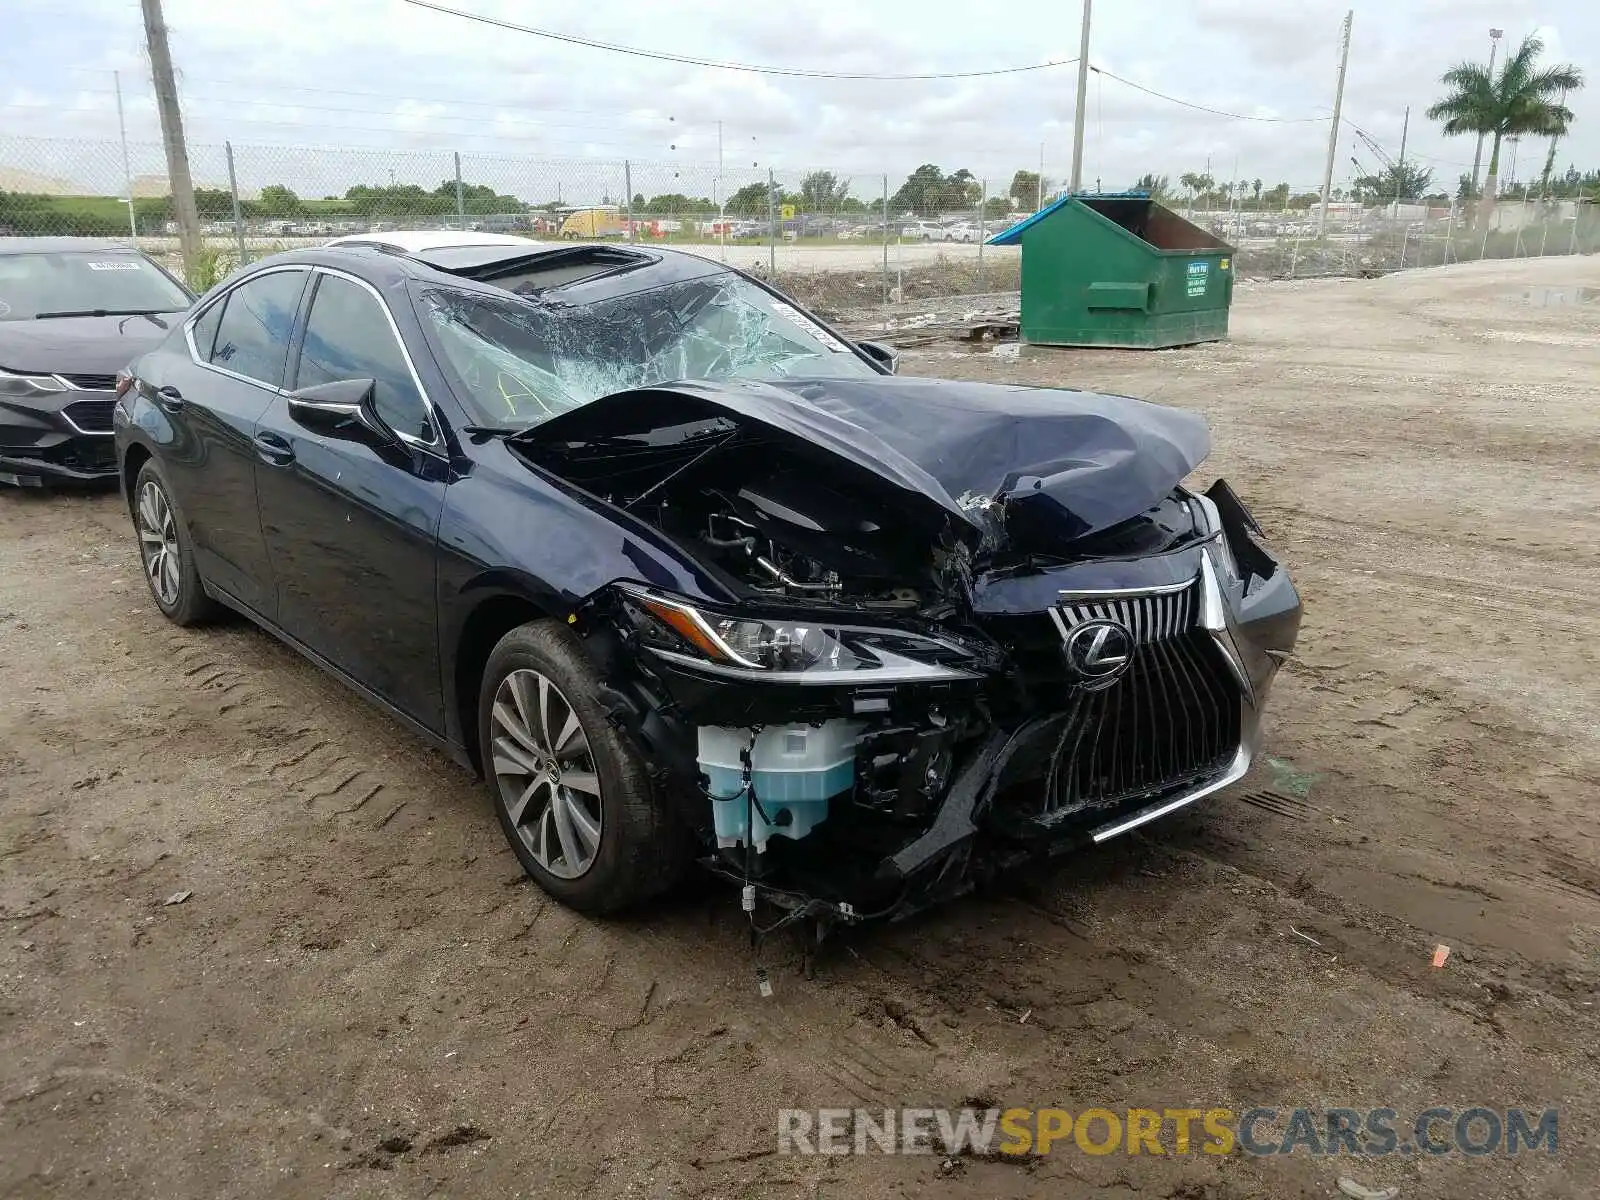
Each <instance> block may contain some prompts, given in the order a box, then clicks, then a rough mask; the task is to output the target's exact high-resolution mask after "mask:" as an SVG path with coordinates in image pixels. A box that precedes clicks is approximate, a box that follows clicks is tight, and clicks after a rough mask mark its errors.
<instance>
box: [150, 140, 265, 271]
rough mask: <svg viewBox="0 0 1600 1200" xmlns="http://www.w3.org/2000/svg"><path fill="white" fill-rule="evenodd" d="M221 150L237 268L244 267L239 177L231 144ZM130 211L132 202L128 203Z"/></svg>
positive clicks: (225, 143)
mask: <svg viewBox="0 0 1600 1200" xmlns="http://www.w3.org/2000/svg"><path fill="white" fill-rule="evenodd" d="M222 148H223V150H224V151H225V152H226V153H227V155H228V191H229V192H230V193H232V195H233V243H234V245H235V246H236V247H238V250H239V266H241V267H242V266H244V265H245V263H246V262H247V261H248V260H247V259H246V258H245V256H244V221H243V220H242V219H241V218H240V216H239V177H238V175H236V174H235V173H234V170H233V143H232V142H223V143H222ZM128 204H129V207H130V210H131V208H132V205H133V201H132V200H129V201H128Z"/></svg>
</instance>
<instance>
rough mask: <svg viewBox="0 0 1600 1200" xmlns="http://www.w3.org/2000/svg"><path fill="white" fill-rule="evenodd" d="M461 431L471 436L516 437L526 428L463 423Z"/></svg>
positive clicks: (524, 431)
mask: <svg viewBox="0 0 1600 1200" xmlns="http://www.w3.org/2000/svg"><path fill="white" fill-rule="evenodd" d="M461 432H462V433H465V434H468V435H469V436H471V437H515V436H516V435H517V434H519V433H526V432H527V430H525V429H506V428H504V427H503V426H500V425H463V426H462V427H461Z"/></svg>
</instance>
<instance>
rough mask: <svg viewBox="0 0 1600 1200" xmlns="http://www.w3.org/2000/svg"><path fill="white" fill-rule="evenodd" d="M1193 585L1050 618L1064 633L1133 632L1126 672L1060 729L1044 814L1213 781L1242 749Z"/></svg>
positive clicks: (1098, 602)
mask: <svg viewBox="0 0 1600 1200" xmlns="http://www.w3.org/2000/svg"><path fill="white" fill-rule="evenodd" d="M1198 607H1199V589H1198V586H1196V585H1194V584H1190V585H1187V586H1185V587H1184V588H1183V589H1182V590H1179V591H1171V592H1167V593H1164V594H1154V595H1138V596H1120V597H1119V596H1111V597H1104V598H1098V599H1083V600H1075V601H1073V602H1072V603H1070V604H1067V605H1063V606H1062V607H1061V608H1059V609H1058V610H1057V612H1056V615H1057V617H1058V622H1057V623H1058V626H1059V627H1061V628H1063V629H1065V630H1067V631H1070V630H1071V629H1072V628H1073V627H1074V626H1076V625H1078V624H1080V623H1082V622H1084V621H1088V620H1094V619H1109V620H1113V621H1120V622H1122V623H1123V624H1124V625H1126V626H1127V628H1128V629H1129V630H1130V631H1131V632H1132V634H1133V642H1134V650H1133V656H1132V662H1131V663H1130V664H1129V666H1128V670H1127V672H1126V673H1125V674H1124V675H1123V676H1122V677H1121V678H1120V679H1118V680H1117V682H1116V683H1115V684H1113V685H1112V686H1110V687H1108V688H1105V689H1104V690H1102V691H1098V692H1090V691H1081V692H1077V693H1075V694H1074V697H1073V699H1072V702H1071V705H1070V707H1069V709H1068V711H1067V713H1066V714H1064V719H1063V721H1062V724H1061V732H1060V735H1059V740H1058V741H1057V743H1056V749H1055V754H1054V762H1053V765H1052V766H1051V769H1050V775H1049V779H1048V782H1047V786H1046V789H1045V797H1044V812H1043V814H1042V815H1043V816H1045V817H1046V818H1048V819H1051V820H1054V819H1059V818H1061V817H1065V816H1069V815H1071V814H1072V813H1076V812H1081V811H1084V810H1086V809H1101V808H1109V807H1115V806H1117V805H1120V804H1123V803H1125V802H1128V801H1131V800H1134V799H1137V798H1142V797H1148V796H1154V795H1160V794H1162V793H1165V792H1170V791H1174V790H1176V789H1178V788H1180V787H1182V786H1184V785H1186V784H1191V783H1195V782H1198V781H1204V780H1207V779H1210V778H1214V777H1215V776H1216V775H1217V774H1218V773H1220V772H1221V771H1222V770H1224V769H1225V768H1226V767H1227V765H1228V764H1229V763H1230V762H1231V761H1232V759H1233V756H1234V754H1235V752H1236V751H1237V749H1238V747H1239V740H1240V736H1241V729H1240V695H1239V690H1238V686H1237V684H1236V683H1235V682H1234V680H1233V677H1232V676H1231V675H1230V674H1229V672H1228V668H1227V666H1226V664H1225V663H1224V662H1222V660H1221V658H1220V656H1219V653H1218V651H1217V648H1216V644H1215V642H1213V640H1212V639H1211V637H1210V635H1209V634H1208V633H1207V632H1206V631H1205V630H1204V629H1201V628H1200V626H1199V622H1198V620H1197V613H1198Z"/></svg>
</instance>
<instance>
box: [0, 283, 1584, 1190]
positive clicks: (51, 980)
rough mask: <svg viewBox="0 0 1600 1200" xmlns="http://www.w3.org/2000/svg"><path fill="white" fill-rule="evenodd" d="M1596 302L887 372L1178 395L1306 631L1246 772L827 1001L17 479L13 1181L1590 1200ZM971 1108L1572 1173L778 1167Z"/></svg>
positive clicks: (2, 823)
mask: <svg viewBox="0 0 1600 1200" xmlns="http://www.w3.org/2000/svg"><path fill="white" fill-rule="evenodd" d="M1580 283H1582V284H1590V285H1594V284H1600V265H1597V263H1596V260H1593V259H1561V260H1543V261H1532V262H1518V263H1504V262H1495V263H1487V264H1472V265H1470V266H1464V267H1452V268H1446V269H1444V270H1439V271H1434V272H1430V273H1413V274H1406V275H1398V276H1391V277H1388V278H1385V279H1381V280H1372V281H1330V282H1302V283H1289V284H1273V285H1265V284H1264V285H1258V286H1242V287H1241V289H1240V291H1239V294H1238V297H1237V303H1236V306H1235V321H1234V337H1233V340H1232V341H1231V342H1229V343H1226V344H1220V345H1212V346H1203V347H1198V348H1194V349H1186V350H1179V351H1168V352H1162V353H1153V354H1139V353H1112V352H1071V351H1042V350H1022V351H1020V352H1016V351H1015V348H1003V349H1001V350H1000V351H998V352H993V353H981V352H965V351H960V350H949V351H945V350H939V351H937V352H927V353H914V354H910V355H908V356H907V358H906V360H905V369H906V371H908V372H911V373H925V374H942V375H951V376H960V377H963V378H973V379H987V380H1005V381H1015V382H1025V383H1047V384H1061V385H1071V386H1081V387H1090V388H1099V389H1103V390H1109V391H1120V392H1126V393H1130V394H1133V395H1139V396H1146V397H1151V398H1154V399H1157V400H1160V401H1162V402H1165V403H1170V404H1176V405H1181V406H1185V407H1192V408H1194V409H1197V410H1199V411H1202V412H1204V413H1205V414H1206V416H1207V417H1208V418H1209V419H1210V420H1211V422H1212V426H1213V430H1214V435H1215V442H1216V450H1215V454H1214V456H1213V458H1212V459H1211V460H1210V462H1209V463H1208V464H1207V465H1206V467H1205V468H1204V470H1203V474H1205V475H1206V476H1208V477H1209V476H1210V475H1212V474H1217V473H1221V474H1225V475H1226V476H1227V477H1228V478H1229V479H1230V480H1231V481H1232V482H1233V483H1234V484H1235V486H1236V488H1237V489H1238V490H1239V491H1240V493H1241V494H1242V495H1243V496H1244V498H1245V499H1246V501H1247V502H1248V503H1250V504H1251V505H1252V506H1253V507H1254V510H1255V512H1256V513H1257V515H1258V516H1259V518H1260V519H1261V522H1262V524H1263V525H1264V526H1265V527H1266V529H1267V532H1268V534H1269V536H1270V537H1271V538H1272V540H1273V541H1274V542H1275V543H1276V545H1277V546H1278V547H1279V549H1280V550H1281V553H1282V555H1283V557H1284V558H1285V559H1286V561H1287V562H1288V563H1289V564H1290V566H1291V568H1292V570H1293V571H1294V573H1295V577H1296V579H1297V581H1298V583H1299V585H1300V587H1301V590H1302V592H1303V594H1304V596H1305V600H1306V620H1305V626H1304V630H1303V633H1302V637H1301V642H1300V647H1299V651H1298V653H1297V655H1296V657H1295V659H1294V660H1293V661H1292V663H1291V664H1290V665H1289V666H1288V667H1287V668H1286V672H1285V675H1284V677H1283V678H1282V679H1281V680H1280V682H1279V684H1278V685H1277V689H1276V691H1275V693H1274V695H1273V697H1272V704H1271V711H1270V720H1269V723H1268V739H1269V752H1270V754H1271V755H1272V756H1273V759H1272V761H1270V762H1268V763H1266V764H1264V765H1262V766H1261V767H1260V768H1258V770H1257V772H1256V773H1255V774H1254V775H1252V777H1251V778H1250V779H1249V780H1247V781H1246V782H1245V783H1244V784H1243V785H1240V786H1238V787H1235V788H1233V789H1230V791H1229V792H1227V793H1224V794H1223V795H1222V796H1220V797H1217V798H1214V799H1213V800H1211V801H1208V802H1206V803H1204V804H1203V805H1200V806H1198V807H1197V808H1196V809H1194V810H1192V811H1190V812H1189V813H1188V814H1187V815H1184V816H1181V817H1179V818H1176V819H1173V820H1170V821H1168V822H1166V823H1164V824H1159V825H1157V826H1155V827H1153V828H1152V829H1151V830H1149V832H1148V833H1145V834H1140V835H1130V836H1129V837H1127V838H1124V839H1121V840H1118V841H1116V842H1113V843H1110V844H1108V845H1106V846H1104V847H1102V848H1100V849H1099V850H1097V851H1094V852H1092V853H1086V854H1083V855H1079V856H1076V857H1074V858H1071V859H1069V860H1066V861H1064V862H1061V863H1058V864H1056V865H1055V867H1054V868H1053V869H1051V870H1048V871H1040V872H1038V873H1036V874H1033V875H1029V876H1027V877H1024V878H1020V879H1017V880H1014V881H1012V882H1011V884H1010V885H1009V886H1008V887H1007V888H1005V889H1004V890H1002V891H999V892H995V893H990V894H985V895H981V896H977V897H973V898H971V899H969V900H967V901H964V902H961V903H959V904H956V905H953V906H950V907H948V908H946V909H943V910H941V911H939V912H936V913H934V914H931V915H928V916H925V917H922V918H919V919H917V920H915V921H912V922H910V923H907V924H903V925H898V926H893V927H887V928H881V929H874V930H869V931H866V932H858V933H855V934H853V935H851V936H848V937H846V938H843V939H841V941H840V942H839V943H837V944H836V945H835V946H834V948H833V950H832V953H831V955H830V956H829V957H827V958H826V959H825V960H824V961H823V963H822V964H821V968H820V972H819V974H818V976H817V978H816V979H815V980H814V981H809V982H808V981H806V980H804V979H803V978H801V977H800V976H799V975H798V974H797V973H795V971H794V967H795V964H796V961H797V959H796V956H795V954H794V953H793V950H792V947H791V946H790V944H789V943H787V942H781V943H774V944H771V945H769V946H767V947H765V948H764V949H762V950H761V951H758V952H752V951H751V950H750V949H748V947H747V945H746V942H745V939H744V936H743V932H742V926H741V914H740V913H739V911H738V903H737V898H736V897H734V896H731V895H728V894H726V893H724V892H722V891H721V890H718V889H716V888H711V887H703V888H699V889H692V890H690V891H689V892H688V893H687V894H685V895H682V896H680V897H677V898H675V899H674V900H673V901H672V902H671V903H669V904H667V905H665V906H664V907H662V908H661V909H660V910H658V911H654V912H650V913H646V914H640V915H638V916H636V917H633V918H630V919H628V920H623V921H609V922H597V921H591V920H587V919H584V918H581V917H578V916H576V915H574V914H572V913H570V912H567V911H565V910H563V909H561V908H559V907H557V906H555V905H554V904H552V903H550V902H548V901H547V900H545V899H544V898H543V896H542V894H541V893H540V892H539V891H538V890H536V889H535V888H533V887H531V886H529V885H528V884H526V883H525V882H524V881H523V879H522V877H521V875H520V873H519V871H518V869H517V865H516V862H515V860H514V859H513V858H512V855H511V853H510V851H509V850H508V849H507V848H506V847H505V845H504V844H503V842H502V839H501V836H500V832H499V829H498V828H497V826H496V824H495V821H494V818H493V816H492V814H491V811H490V808H489V805H488V802H487V799H486V797H485V795H484V793H483V792H482V791H481V790H480V788H479V786H478V785H477V784H475V783H474V782H472V781H470V780H469V779H468V778H467V777H466V776H465V775H464V774H462V773H461V772H460V771H459V770H457V769H456V768H455V767H453V766H452V765H450V764H449V763H447V762H445V761H444V760H442V759H441V758H439V757H437V756H435V755H434V754H433V753H432V752H430V751H428V750H426V749H424V748H422V747H421V746H420V745H419V744H418V743H417V742H415V741H413V740H412V738H411V737H410V736H409V735H408V734H407V733H405V732H404V731H403V730H402V729H400V728H399V727H398V726H396V725H395V724H393V723H391V722H390V721H389V720H388V719H386V718H385V717H383V716H382V715H381V714H379V713H378V712H376V711H375V710H373V709H370V708H369V707H367V706H366V705H365V704H364V703H363V702H362V701H361V700H359V699H357V698H356V697H354V696H353V695H350V694H348V693H347V692H345V691H344V690H343V689H342V688H341V687H340V686H339V685H338V684H336V683H334V682H332V681H331V680H329V679H328V678H326V677H325V676H323V675H322V674H320V673H319V672H317V671H316V670H315V669H313V668H312V667H310V666H308V665H306V664H305V663H304V662H302V661H301V660H299V659H298V658H297V657H296V656H295V655H294V654H293V653H291V652H290V651H288V650H286V649H284V648H282V647H281V646H280V645H278V644H277V643H275V642H274V641H272V640H271V639H270V638H268V637H267V636H265V635H264V634H261V633H259V632H257V631H255V630H254V629H252V628H250V627H247V626H245V625H243V624H239V623H235V624H231V625H224V626H221V627H217V628H211V629H206V630H198V631H181V630H177V629H174V628H172V627H170V626H169V625H167V624H166V623H165V622H164V621H162V619H161V618H160V617H159V615H158V614H157V612H156V610H155V608H154V607H153V605H152V603H151V602H150V600H149V598H148V596H147V594H146V592H145V588H144V585H143V583H142V581H141V578H140V571H139V566H138V563H137V560H136V557H135V548H134V541H133V538H132V536H131V531H130V527H129V522H128V519H127V516H126V513H125V512H124V511H122V509H121V508H120V507H119V504H118V501H117V500H116V499H115V498H113V497H110V496H104V495H102V496H89V497H84V496H48V495H38V494H15V493H8V494H0V666H3V672H0V678H3V681H4V682H3V685H0V1194H3V1195H6V1196H12V1195H15V1196H30V1197H32V1196H40V1197H66V1196H71V1197H88V1196H107V1195H112V1196H117V1197H124V1196H129V1197H145V1196H149V1197H174V1198H176V1197H195V1198H205V1200H215V1198H218V1197H232V1196H272V1197H290V1196H294V1197H300V1196H316V1197H358V1196H397V1197H423V1196H432V1195H452V1196H493V1197H512V1196H549V1195H558V1194H559V1195H562V1196H607V1197H621V1196H628V1197H645V1198H656V1197H723V1198H727V1200H738V1198H742V1197H757V1196H760V1197H765V1196H780V1197H782V1196H793V1197H799V1198H816V1197H833V1198H842V1197H878V1196H901V1197H910V1196H935V1197H938V1196H984V1197H1021V1196H1036V1195H1048V1196H1052V1197H1079V1196H1090V1195H1094V1196H1100V1195H1109V1196H1123V1195H1126V1196H1130V1197H1170V1198H1175V1200H1176V1198H1187V1200H1201V1198H1204V1200H1245V1198H1260V1200H1280V1198H1286V1197H1301V1196H1304V1197H1313V1196H1315V1197H1324V1196H1331V1195H1334V1194H1335V1187H1336V1182H1337V1180H1338V1178H1339V1177H1340V1176H1342V1175H1348V1176H1351V1177H1353V1178H1355V1179H1358V1180H1360V1181H1361V1182H1363V1183H1365V1184H1367V1185H1369V1186H1373V1187H1376V1186H1380V1185H1387V1184H1398V1185H1399V1187H1400V1195H1401V1196H1402V1197H1403V1200H1425V1198H1436V1200H1461V1198H1466V1197H1472V1198H1480V1197H1482V1198H1495V1197H1512V1196H1518V1197H1521V1196H1541V1197H1557V1198H1561V1197H1573V1198H1576V1197H1579V1196H1589V1195H1593V1181H1594V1179H1595V1178H1596V1177H1597V1175H1600V1149H1597V1146H1596V1142H1595V1139H1594V1133H1593V1125H1592V1117H1593V1114H1594V1112H1595V1111H1597V1109H1600V1049H1597V1047H1600V1036H1597V1034H1600V1019H1597V1013H1596V1010H1595V1008H1594V1001H1595V999H1596V985H1597V982H1600V960H1597V957H1596V956H1597V953H1600V841H1597V828H1596V824H1595V819H1594V815H1595V812H1596V809H1597V806H1600V735H1597V723H1600V650H1597V646H1600V604H1597V603H1596V600H1595V596H1596V595H1597V594H1600V520H1597V517H1596V507H1595V488H1596V483H1597V481H1600V395H1597V390H1596V380H1597V379H1600V307H1597V306H1596V305H1592V304H1591V305H1587V306H1584V307H1560V306H1556V307H1549V306H1539V305H1536V304H1532V303H1530V302H1529V301H1528V299H1527V298H1526V295H1525V292H1526V289H1527V288H1528V287H1529V286H1530V285H1539V286H1541V287H1542V286H1557V287H1559V286H1565V285H1576V284H1580ZM185 891H186V892H192V896H191V897H190V898H189V899H188V900H187V901H186V902H185V903H182V904H175V905H164V904H163V901H164V900H165V899H167V898H168V897H171V896H173V895H174V894H175V893H178V892H185ZM1291 927H1293V929H1294V930H1295V931H1298V932H1299V933H1300V934H1304V935H1306V937H1305V938H1302V937H1300V936H1298V935H1297V934H1296V933H1294V932H1291ZM1306 938H1310V939H1312V940H1314V941H1315V942H1316V943H1319V944H1318V945H1313V944H1312V943H1311V941H1308V940H1306ZM1440 942H1443V943H1446V944H1448V945H1450V946H1451V947H1453V953H1452V955H1451V957H1450V958H1449V961H1448V963H1447V964H1446V965H1445V966H1444V967H1443V968H1442V969H1434V968H1432V967H1431V966H1430V965H1429V958H1430V954H1431V953H1432V950H1433V947H1434V945H1435V944H1436V943H1440ZM758 966H765V967H767V968H769V969H770V970H771V971H772V978H773V981H774V984H775V994H774V995H773V996H772V998H770V999H766V1000H763V999H761V998H760V997H759V996H758V994H757V989H756V984H755V971H756V968H757V967H758ZM1024 1018H1026V1019H1024ZM964 1102H967V1103H971V1102H978V1103H986V1104H987V1103H994V1104H999V1105H1002V1106H1009V1105H1017V1106H1044V1105H1061V1106H1064V1107H1067V1108H1070V1109H1072V1110H1074V1111H1078V1110H1081V1109H1083V1108H1085V1107H1088V1106H1091V1105H1095V1106H1101V1107H1106V1108H1110V1109H1119V1108H1127V1107H1129V1106H1145V1107H1152V1108H1157V1109H1160V1108H1164V1107H1197V1108H1211V1107H1228V1108H1234V1109H1242V1108H1247V1107H1250V1106H1252V1105H1268V1106H1274V1107H1280V1108H1285V1109H1288V1108H1293V1107H1296V1106H1300V1105H1306V1106H1331V1105H1346V1106H1350V1107H1354V1108H1369V1107H1375V1106H1389V1107H1393V1108H1395V1109H1398V1110H1399V1111H1400V1112H1401V1113H1402V1115H1403V1117H1407V1118H1408V1117H1409V1115H1411V1114H1415V1113H1416V1112H1417V1111H1419V1110H1421V1109H1423V1108H1425V1107H1427V1106H1429V1105H1433V1104H1439V1105H1446V1106H1450V1107H1453V1108H1456V1109H1458V1110H1459V1109H1462V1108H1466V1107H1468V1106H1471V1105H1473V1104H1480V1103H1481V1104H1484V1105H1488V1106H1490V1107H1495V1108H1504V1107H1507V1106H1515V1105H1522V1106H1525V1107H1529V1108H1533V1109H1542V1108H1545V1107H1547V1106H1553V1105H1559V1106H1560V1107H1561V1110H1562V1111H1561V1126H1560V1152H1559V1154H1558V1155H1557V1156H1556V1157H1554V1158H1551V1157H1550V1156H1548V1155H1546V1154H1545V1153H1543V1152H1540V1153H1536V1154H1527V1153H1524V1154H1523V1155H1522V1156H1521V1157H1519V1158H1515V1159H1510V1158H1504V1157H1488V1158H1468V1157H1465V1156H1462V1155H1459V1154H1457V1155H1451V1156H1447V1157H1441V1158H1428V1157H1417V1156H1412V1157H1400V1156H1394V1157H1390V1158H1384V1159H1376V1160H1373V1159H1368V1160H1357V1161H1352V1160H1351V1159H1350V1158H1348V1157H1347V1158H1342V1159H1317V1158H1311V1157H1308V1156H1305V1155H1297V1156H1294V1157H1291V1158H1286V1159H1270V1160H1268V1159H1251V1158H1246V1157H1243V1156H1240V1155H1233V1156H1229V1157H1225V1158H1211V1157H1205V1156H1201V1155H1190V1156H1186V1157H1177V1156H1168V1157H1165V1158H1149V1157H1141V1158H1127V1157H1123V1156H1120V1155H1117V1156H1109V1157H1092V1156H1089V1155H1085V1154H1083V1153H1081V1152H1078V1151H1076V1150H1072V1149H1068V1150H1067V1151H1065V1152H1058V1153H1056V1154H1052V1155H1050V1156H1048V1157H1045V1158H1042V1159H1028V1160H1024V1161H1020V1162H1017V1161H987V1160H979V1159H963V1160H960V1161H958V1162H956V1163H954V1164H953V1165H947V1164H943V1163H942V1162H941V1160H940V1159H939V1158H937V1157H896V1158H890V1157H883V1156H871V1157H862V1158H857V1157H850V1158H831V1159H822V1158H801V1157H788V1156H780V1155H778V1154H777V1153H776V1138H775V1130H776V1110H777V1109H778V1108H780V1107H783V1106H799V1107H815V1106H848V1107H861V1106H864V1107H871V1108H881V1107H883V1106H885V1105H897V1104H909V1105H957V1104H961V1103H964ZM1584 1180H1588V1181H1589V1182H1588V1183H1585V1182H1584Z"/></svg>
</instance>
